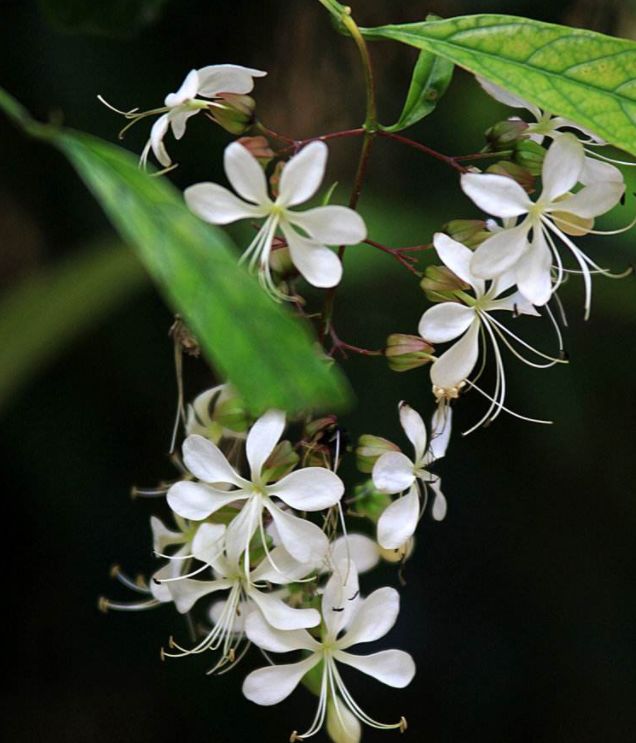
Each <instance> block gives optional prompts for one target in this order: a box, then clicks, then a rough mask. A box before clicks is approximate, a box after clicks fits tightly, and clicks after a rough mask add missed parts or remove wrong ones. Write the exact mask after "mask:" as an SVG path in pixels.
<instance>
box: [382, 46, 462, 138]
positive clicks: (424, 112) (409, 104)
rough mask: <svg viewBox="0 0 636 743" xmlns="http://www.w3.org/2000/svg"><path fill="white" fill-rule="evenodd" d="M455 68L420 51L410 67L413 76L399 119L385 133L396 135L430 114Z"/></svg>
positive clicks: (427, 52)
mask: <svg viewBox="0 0 636 743" xmlns="http://www.w3.org/2000/svg"><path fill="white" fill-rule="evenodd" d="M454 69H455V65H454V63H453V62H451V61H450V60H448V59H446V58H445V57H440V56H439V55H438V54H434V53H433V52H429V51H428V50H427V49H422V51H421V52H420V53H419V55H418V57H417V62H416V63H415V67H414V68H413V76H412V77H411V84H410V86H409V92H408V93H407V96H406V101H405V102H404V108H403V109H402V113H401V114H400V117H399V119H398V120H397V121H396V122H395V124H392V125H391V126H383V127H382V129H384V131H385V132H400V131H402V130H403V129H407V128H408V127H409V126H413V124H417V122H418V121H421V120H422V119H423V118H425V117H426V116H428V115H429V114H430V113H432V112H433V111H434V110H435V108H436V106H437V103H438V101H439V99H440V98H441V97H442V96H443V95H444V93H445V92H446V90H447V89H448V86H449V85H450V83H451V80H452V78H453V70H454Z"/></svg>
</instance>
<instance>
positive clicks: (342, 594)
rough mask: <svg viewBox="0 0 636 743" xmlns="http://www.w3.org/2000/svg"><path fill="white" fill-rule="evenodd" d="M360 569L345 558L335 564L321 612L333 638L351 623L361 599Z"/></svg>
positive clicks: (326, 588)
mask: <svg viewBox="0 0 636 743" xmlns="http://www.w3.org/2000/svg"><path fill="white" fill-rule="evenodd" d="M359 595H360V586H359V583H358V571H357V570H356V567H355V565H354V564H353V563H352V562H349V561H347V560H344V561H342V562H340V563H338V564H337V565H334V571H333V573H332V575H331V577H330V578H329V580H328V581H327V584H326V585H325V590H324V592H323V594H322V602H321V610H322V611H321V613H322V618H323V619H324V622H325V625H326V627H327V632H328V635H329V637H330V638H331V639H332V640H335V639H336V637H337V636H338V634H339V633H340V632H341V631H342V630H343V629H344V628H345V627H346V626H347V625H348V624H349V622H350V620H351V618H352V617H353V616H354V614H355V612H356V609H357V605H358V603H359V601H360V599H359Z"/></svg>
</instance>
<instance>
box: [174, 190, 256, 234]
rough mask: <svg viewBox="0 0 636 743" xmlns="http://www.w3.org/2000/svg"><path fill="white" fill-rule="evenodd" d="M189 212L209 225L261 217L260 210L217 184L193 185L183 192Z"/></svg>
mask: <svg viewBox="0 0 636 743" xmlns="http://www.w3.org/2000/svg"><path fill="white" fill-rule="evenodd" d="M183 196H184V198H185V202H186V204H187V205H188V208H189V209H190V211H191V212H193V213H194V214H196V215H197V217H201V219H203V220H205V221H206V222H210V224H230V222H236V220H237V219H251V218H259V217H262V216H263V214H262V210H260V209H257V208H256V207H255V206H252V205H251V204H247V203H246V202H245V201H242V200H241V199H239V198H238V197H237V196H235V195H234V194H233V193H232V192H231V191H228V190H227V188H224V187H223V186H219V185H218V184H217V183H195V185H194V186H189V187H188V188H186V190H185V191H184V192H183Z"/></svg>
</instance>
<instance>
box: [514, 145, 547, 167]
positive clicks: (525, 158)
mask: <svg viewBox="0 0 636 743" xmlns="http://www.w3.org/2000/svg"><path fill="white" fill-rule="evenodd" d="M544 158H545V150H544V149H543V147H541V145H538V144H537V143H536V142H533V141H532V140H531V139H524V140H523V141H522V142H519V143H518V144H517V145H516V147H515V154H514V155H513V156H512V159H513V161H514V162H516V163H517V165H521V167H522V168H526V169H527V170H529V171H530V173H531V174H532V175H541V170H542V168H543V159H544Z"/></svg>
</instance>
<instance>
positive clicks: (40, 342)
mask: <svg viewBox="0 0 636 743" xmlns="http://www.w3.org/2000/svg"><path fill="white" fill-rule="evenodd" d="M145 282H146V274H145V272H144V271H143V269H142V267H141V264H140V263H139V261H138V260H137V259H136V258H135V256H134V255H133V254H132V253H131V252H130V250H128V249H127V248H126V247H125V246H124V245H122V244H121V243H115V242H113V241H112V240H111V241H109V242H108V243H103V244H101V245H99V246H95V247H94V248H89V249H86V250H83V251H82V252H81V253H78V254H75V255H74V256H73V257H71V258H68V259H66V260H64V261H63V262H62V263H60V264H59V265H58V266H55V267H53V268H47V269H44V270H41V271H40V272H38V273H36V274H35V275H32V276H29V277H27V278H26V279H23V280H22V281H21V282H20V283H19V284H17V285H16V286H14V287H13V288H12V289H11V290H10V291H9V292H7V293H6V294H5V296H4V297H3V299H2V302H0V409H1V408H4V407H5V406H6V405H7V404H8V403H9V402H10V401H11V400H13V399H14V398H15V396H16V394H17V393H18V392H19V390H20V389H21V388H23V387H24V386H25V385H26V384H28V383H29V382H30V381H31V380H32V378H33V377H34V376H35V375H36V374H37V373H38V372H39V371H40V370H41V369H42V367H44V366H45V365H46V364H47V363H49V362H51V361H52V360H54V359H55V358H56V357H57V356H59V355H60V354H61V353H62V352H63V351H64V349H65V348H66V346H68V345H69V344H70V343H72V342H73V341H74V340H76V339H77V338H78V337H79V336H80V335H82V334H83V333H86V332H87V331H88V330H90V329H91V328H93V327H95V326H96V325H98V324H99V323H100V322H101V321H102V320H103V319H104V318H105V317H106V316H107V315H108V314H109V313H110V312H112V311H113V310H115V309H116V308H117V307H119V306H120V305H121V303H122V302H124V301H125V300H126V299H127V298H128V297H130V296H131V295H132V294H133V293H135V292H136V291H138V290H139V289H140V288H141V287H142V286H143V285H144V284H145Z"/></svg>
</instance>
